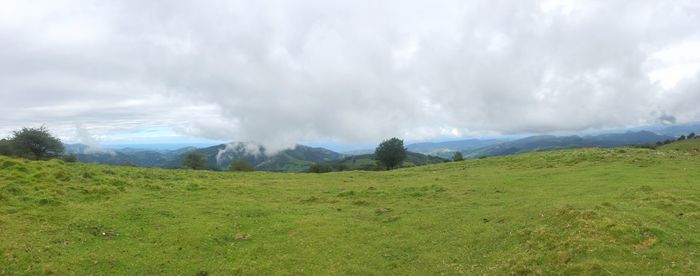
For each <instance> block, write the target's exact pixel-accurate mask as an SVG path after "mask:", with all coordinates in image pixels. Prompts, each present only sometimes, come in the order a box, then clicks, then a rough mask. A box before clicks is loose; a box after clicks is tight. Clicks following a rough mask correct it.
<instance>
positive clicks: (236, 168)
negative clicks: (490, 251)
mask: <svg viewBox="0 0 700 276" xmlns="http://www.w3.org/2000/svg"><path fill="white" fill-rule="evenodd" d="M229 170H230V171H232V172H252V171H253V170H254V169H253V166H251V165H250V164H248V162H246V161H243V160H236V161H233V162H232V163H231V167H229Z"/></svg>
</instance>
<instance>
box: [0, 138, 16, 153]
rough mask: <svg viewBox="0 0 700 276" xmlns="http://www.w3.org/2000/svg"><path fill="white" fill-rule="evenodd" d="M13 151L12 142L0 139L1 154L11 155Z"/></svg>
mask: <svg viewBox="0 0 700 276" xmlns="http://www.w3.org/2000/svg"><path fill="white" fill-rule="evenodd" d="M12 153H13V151H12V142H11V141H10V140H7V139H2V140H0V155H5V156H11V155H12Z"/></svg>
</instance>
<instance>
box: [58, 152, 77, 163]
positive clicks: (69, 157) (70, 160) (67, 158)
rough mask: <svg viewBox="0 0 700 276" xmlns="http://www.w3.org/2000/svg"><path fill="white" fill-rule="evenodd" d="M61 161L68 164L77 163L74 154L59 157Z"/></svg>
mask: <svg viewBox="0 0 700 276" xmlns="http://www.w3.org/2000/svg"><path fill="white" fill-rule="evenodd" d="M61 160H63V162H68V163H75V162H78V158H77V157H75V154H68V155H64V156H62V157H61Z"/></svg>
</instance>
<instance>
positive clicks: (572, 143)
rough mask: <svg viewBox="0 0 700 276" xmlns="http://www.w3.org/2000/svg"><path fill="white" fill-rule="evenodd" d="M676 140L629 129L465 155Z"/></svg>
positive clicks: (540, 139) (546, 138)
mask: <svg viewBox="0 0 700 276" xmlns="http://www.w3.org/2000/svg"><path fill="white" fill-rule="evenodd" d="M668 139H670V140H674V139H675V137H672V136H666V135H659V134H656V133H654V132H651V131H637V132H633V131H629V132H626V133H615V134H600V135H588V136H577V135H573V136H553V135H541V136H531V137H527V138H523V139H518V140H515V141H509V142H503V143H500V144H495V145H491V146H487V147H483V148H478V149H474V150H469V151H464V152H463V153H464V155H465V157H470V158H475V157H481V156H500V155H509V154H516V153H525V152H532V151H543V150H553V149H570V148H585V147H600V148H611V147H620V146H628V145H640V144H654V143H656V142H658V141H664V140H668Z"/></svg>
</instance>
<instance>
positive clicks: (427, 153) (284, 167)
mask: <svg viewBox="0 0 700 276" xmlns="http://www.w3.org/2000/svg"><path fill="white" fill-rule="evenodd" d="M653 130H654V131H653V132H652V131H648V130H640V131H627V132H624V133H605V134H597V135H584V136H578V135H571V136H553V135H538V136H531V137H526V138H522V139H517V140H505V139H467V140H460V141H449V142H434V143H415V144H409V145H407V146H406V148H407V149H408V151H409V155H408V160H407V161H406V165H407V166H414V165H415V166H418V165H424V164H431V163H439V162H444V161H445V160H446V159H451V158H452V156H453V155H454V153H456V152H458V151H459V152H462V154H463V155H464V157H465V158H478V157H482V156H498V155H508V154H517V153H524V152H532V151H543V150H552V149H564V148H582V147H619V146H627V145H640V144H653V143H656V142H659V141H665V140H674V139H676V137H677V136H680V135H682V134H688V133H690V132H698V133H700V124H690V125H682V126H681V125H674V126H669V127H656V128H653ZM189 151H197V152H199V153H202V154H204V155H205V156H206V157H207V161H208V163H209V166H210V167H211V168H212V169H216V170H225V169H227V168H228V167H229V166H230V164H231V162H233V161H235V160H244V161H246V162H248V163H250V164H251V165H252V166H253V167H255V169H256V170H262V171H278V172H301V171H306V170H308V169H309V167H310V166H311V165H313V164H317V163H325V164H333V165H335V166H340V165H342V166H343V167H344V168H348V169H372V168H374V166H375V165H376V162H375V160H374V158H373V155H372V152H373V150H371V149H368V150H360V151H355V152H352V153H344V154H341V153H337V152H335V151H332V150H329V149H325V148H320V147H308V146H303V145H297V146H295V147H294V148H292V149H287V150H283V151H281V152H277V153H275V154H268V153H267V152H266V150H265V148H264V147H262V146H259V145H255V144H253V143H241V142H234V143H229V144H221V145H216V146H211V147H204V148H196V147H184V148H180V149H176V150H153V149H137V148H122V149H99V148H95V147H90V146H88V145H83V144H69V145H66V152H67V153H70V154H74V155H75V156H76V157H77V158H78V160H80V161H81V162H88V163H99V164H111V165H128V164H131V165H136V166H143V167H161V168H178V167H180V166H181V163H182V159H183V157H184V155H185V153H187V152H189Z"/></svg>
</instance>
